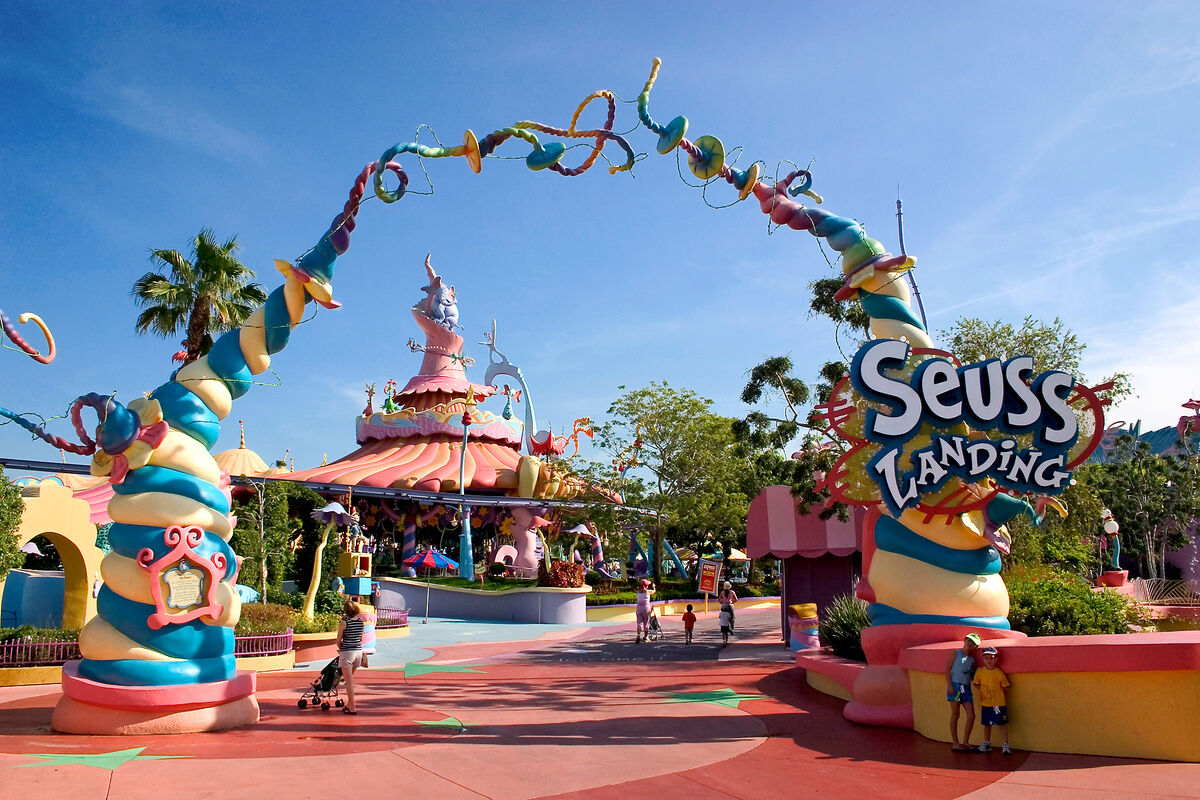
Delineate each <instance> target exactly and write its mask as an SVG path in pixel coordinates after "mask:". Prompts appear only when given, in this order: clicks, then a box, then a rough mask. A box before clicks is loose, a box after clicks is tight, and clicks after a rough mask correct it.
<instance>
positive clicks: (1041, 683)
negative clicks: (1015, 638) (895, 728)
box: [908, 670, 1200, 761]
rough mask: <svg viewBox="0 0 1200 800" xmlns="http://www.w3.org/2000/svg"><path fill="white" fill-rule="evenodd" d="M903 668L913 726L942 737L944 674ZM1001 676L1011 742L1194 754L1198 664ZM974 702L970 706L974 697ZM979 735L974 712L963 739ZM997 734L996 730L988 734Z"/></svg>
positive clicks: (1141, 754)
mask: <svg viewBox="0 0 1200 800" xmlns="http://www.w3.org/2000/svg"><path fill="white" fill-rule="evenodd" d="M908 675H909V683H910V685H911V687H912V697H913V723H914V727H915V728H916V730H917V732H918V733H920V734H922V735H923V736H926V737H928V738H930V739H935V740H937V741H942V742H949V741H950V704H949V703H947V702H946V678H945V676H944V675H941V674H936V675H935V674H931V673H927V672H916V671H911V670H910V671H909V673H908ZM1008 678H1009V680H1010V681H1011V682H1012V687H1011V688H1010V689H1007V690H1006V701H1007V703H1008V716H1009V719H1010V721H1011V722H1010V724H1009V727H1008V731H1009V740H1010V741H1011V742H1012V746H1013V747H1015V748H1017V749H1020V750H1038V751H1042V752H1049V753H1086V754H1090V755H1106V756H1125V757H1132V758H1158V759H1164V760H1170V761H1200V736H1198V735H1197V732H1196V731H1197V727H1196V726H1197V720H1200V670H1171V671H1154V670H1147V671H1129V672H1031V673H1020V674H1016V675H1012V674H1010V675H1009V676H1008ZM975 703H976V711H977V712H978V704H979V700H978V699H976V701H975ZM959 724H960V725H961V724H962V723H961V721H960V723H959ZM980 741H982V726H981V725H979V719H978V714H977V715H976V725H975V731H974V733H973V734H972V737H971V742H972V743H973V744H978V743H979V742H980ZM998 741H999V732H997V733H996V734H995V735H994V736H993V742H998Z"/></svg>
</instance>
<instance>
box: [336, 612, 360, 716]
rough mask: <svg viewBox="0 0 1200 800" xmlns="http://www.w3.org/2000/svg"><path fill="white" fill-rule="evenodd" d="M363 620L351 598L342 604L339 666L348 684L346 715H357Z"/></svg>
mask: <svg viewBox="0 0 1200 800" xmlns="http://www.w3.org/2000/svg"><path fill="white" fill-rule="evenodd" d="M362 639H363V620H362V617H361V616H359V609H358V603H356V602H354V601H353V600H351V599H350V598H349V597H347V598H346V600H345V601H344V602H343V603H342V619H341V621H340V622H339V623H338V666H339V667H341V670H342V680H343V681H345V683H346V705H345V706H343V707H342V713H344V714H357V713H358V706H357V705H356V704H355V702H354V670H356V669H358V667H359V666H360V665H361V664H362V660H363V650H362Z"/></svg>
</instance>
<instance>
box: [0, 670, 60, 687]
mask: <svg viewBox="0 0 1200 800" xmlns="http://www.w3.org/2000/svg"><path fill="white" fill-rule="evenodd" d="M52 683H62V667H0V686H38V685H49V684H52Z"/></svg>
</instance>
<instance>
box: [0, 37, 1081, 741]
mask: <svg viewBox="0 0 1200 800" xmlns="http://www.w3.org/2000/svg"><path fill="white" fill-rule="evenodd" d="M659 66H660V61H659V60H658V59H655V60H654V63H653V68H652V71H651V73H650V76H649V78H648V80H647V81H646V83H645V86H644V87H643V89H642V91H641V93H640V95H639V97H638V100H637V110H638V118H639V121H640V124H641V126H642V127H644V128H646V129H647V130H649V131H650V132H651V133H652V134H654V135H655V136H657V141H656V143H655V149H656V150H657V152H658V153H659V154H664V155H665V154H668V153H670V152H671V151H673V150H675V149H676V148H678V149H679V150H681V151H682V152H683V153H684V154H686V160H687V164H688V167H689V169H690V171H691V172H692V174H693V175H695V176H696V177H697V178H699V179H700V180H702V181H706V182H717V181H724V182H725V183H727V184H728V185H730V186H731V187H732V189H733V190H734V191H735V192H736V195H737V200H738V201H741V200H746V199H749V198H750V197H751V195H753V197H754V199H755V200H756V201H757V202H758V204H759V207H760V209H761V211H762V212H763V213H764V214H767V215H768V216H769V218H770V220H771V221H772V222H773V223H775V224H776V225H779V226H786V227H788V228H790V229H793V230H802V231H808V232H809V233H811V234H812V235H813V236H816V237H819V238H822V239H825V240H826V241H827V242H828V243H829V244H830V246H831V247H832V248H833V249H834V250H835V251H836V252H837V253H838V254H839V255H840V258H841V267H842V271H843V274H844V285H843V288H842V290H841V291H840V292H839V293H838V298H839V299H842V300H847V299H851V298H855V297H856V298H857V299H858V300H859V302H860V303H861V304H862V306H863V308H864V309H865V310H866V311H867V312H868V314H869V315H870V318H871V333H872V334H873V336H875V337H877V338H884V339H901V340H903V341H905V342H907V343H908V344H910V345H912V346H913V348H914V349H913V359H914V363H913V364H912V365H910V367H911V366H915V363H916V362H915V360H919V359H920V358H923V357H924V356H925V354H926V353H927V352H928V348H931V347H932V341H931V340H930V338H929V335H928V332H927V331H926V329H925V325H924V324H923V323H922V321H921V318H920V317H919V316H918V315H917V314H916V313H914V311H913V308H912V303H911V298H910V295H909V291H908V287H907V285H906V283H905V282H904V281H903V280H898V278H899V277H900V276H901V275H903V273H904V272H906V271H907V270H909V269H911V268H912V267H913V264H914V259H913V258H912V257H910V256H908V255H905V254H901V255H899V256H896V255H892V254H890V253H889V252H888V251H887V249H886V248H885V247H884V246H883V245H882V244H881V243H880V242H878V241H877V240H875V239H872V238H870V237H869V236H867V234H866V232H865V230H864V229H863V226H862V225H861V224H859V223H858V222H856V221H855V220H853V219H851V218H848V217H841V216H838V215H835V214H832V213H829V212H827V211H825V210H823V209H821V208H817V207H810V206H805V205H802V204H801V203H800V202H798V201H797V200H796V199H795V198H798V197H800V196H801V195H805V196H807V197H809V198H811V199H813V200H815V201H816V202H817V203H818V204H819V203H820V202H821V198H820V197H819V196H818V195H816V194H815V193H814V192H813V191H812V189H811V186H812V176H811V175H810V174H809V172H808V171H807V170H803V169H797V170H794V171H792V172H790V173H789V174H787V175H786V176H784V177H782V178H781V179H779V180H777V181H768V180H765V179H763V178H762V177H761V175H762V172H763V169H762V164H761V162H755V163H753V164H751V165H749V166H748V167H747V168H746V169H743V170H739V169H735V168H733V166H731V165H729V164H727V163H726V158H725V147H724V145H723V143H722V142H721V141H720V140H719V139H717V138H716V137H713V136H701V137H699V138H696V139H695V140H692V139H689V138H688V137H687V129H688V121H687V119H686V118H685V117H682V116H678V117H675V118H673V119H672V120H671V121H670V122H669V123H667V124H665V125H664V124H661V123H659V122H657V121H656V120H655V119H654V118H653V117H652V116H651V114H650V102H649V101H650V93H651V90H652V88H653V85H654V82H655V80H656V78H657V75H658V69H659ZM596 101H603V102H604V103H605V104H606V105H607V116H606V119H605V122H604V124H603V125H602V126H601V127H600V128H596V129H588V130H581V129H579V128H578V121H579V118H580V116H581V114H582V113H583V112H584V110H585V109H586V108H587V107H588V106H589V105H590V104H591V103H593V102H596ZM615 118H616V95H614V94H613V93H612V92H608V91H601V92H595V93H593V94H591V95H589V96H588V97H586V98H585V99H584V100H583V101H582V102H581V103H580V104H579V106H578V107H577V108H576V109H575V112H574V113H573V115H572V117H571V120H570V123H569V124H568V125H567V127H565V128H561V127H553V126H549V125H544V124H541V123H537V122H532V121H528V120H522V121H518V122H516V123H514V124H512V125H509V126H507V127H503V128H498V129H496V130H493V131H492V132H490V133H488V134H486V135H484V136H483V137H482V138H480V137H477V136H476V135H475V133H474V132H472V131H470V130H468V131H466V132H465V134H464V135H463V140H462V144H461V145H458V146H455V147H450V148H447V147H441V146H438V147H431V146H427V145H422V144H419V143H417V142H404V143H400V144H396V145H394V146H392V147H390V148H388V149H387V150H385V151H384V153H383V154H382V156H381V157H380V158H379V159H378V160H377V161H374V162H372V163H370V164H368V165H367V166H366V167H364V169H363V170H362V171H361V172H360V173H359V175H358V176H357V178H356V180H355V181H354V184H353V187H352V189H351V191H350V195H349V198H348V199H347V201H346V203H345V205H344V206H343V208H342V210H341V211H340V212H339V213H338V214H337V215H336V216H335V217H334V219H333V221H332V223H331V224H330V226H329V228H328V230H327V231H326V232H325V233H324V234H323V235H322V236H321V237H320V239H319V240H318V242H317V244H316V245H315V246H314V247H313V248H312V249H310V250H308V251H307V252H305V253H304V254H303V255H302V256H301V257H300V258H299V259H297V260H296V262H295V263H291V262H286V261H277V262H276V267H277V269H278V270H279V271H280V273H282V275H283V276H284V282H283V285H282V286H280V287H279V288H277V289H275V291H273V292H272V293H271V295H270V296H269V298H268V299H267V302H266V304H265V305H264V306H263V307H262V308H260V309H258V310H257V311H256V312H255V313H254V314H253V315H251V317H250V318H249V319H248V320H247V322H246V323H245V324H244V325H243V326H242V327H241V328H239V329H238V330H234V331H231V332H229V333H226V334H225V335H224V336H222V337H221V338H220V339H218V340H217V342H216V343H215V344H214V345H213V348H212V350H211V351H210V352H209V353H208V354H207V355H206V356H204V357H202V358H200V359H199V360H197V361H195V362H193V363H191V364H189V365H187V366H185V367H183V368H182V369H180V370H179V371H178V372H177V373H176V374H175V375H173V376H172V378H171V379H170V380H169V381H168V382H166V383H164V384H163V385H162V386H159V387H158V388H157V389H155V390H154V391H153V392H151V393H149V394H148V395H147V396H146V397H143V398H138V399H136V400H134V401H132V402H130V403H128V404H127V405H126V404H122V403H119V402H117V401H116V400H115V399H114V398H110V397H104V396H100V395H95V394H91V395H85V396H83V397H80V398H79V399H78V400H76V401H75V403H74V404H73V406H72V419H73V422H74V424H75V428H76V431H77V433H78V434H79V438H80V440H81V443H80V444H73V443H69V442H64V441H62V440H60V439H56V437H51V436H50V435H49V434H48V433H46V432H45V430H44V429H43V428H42V427H41V426H34V425H31V424H28V423H23V424H26V427H29V428H30V429H32V430H34V431H35V432H36V433H38V434H39V435H42V436H43V438H47V439H48V440H51V441H52V443H54V444H55V445H56V446H59V447H63V448H64V449H71V450H72V452H77V453H83V454H94V458H93V461H92V472H93V474H95V475H104V476H108V477H109V478H110V480H111V481H112V483H113V484H114V488H115V492H116V494H115V496H114V498H113V500H112V502H111V503H110V505H109V509H108V513H109V516H110V517H111V518H112V519H113V520H114V525H113V527H112V529H111V531H110V533H109V537H110V541H111V543H112V546H113V550H112V552H111V553H110V554H109V555H108V556H107V557H106V558H105V560H104V564H103V578H104V587H103V588H102V589H101V592H100V597H99V604H98V605H99V615H98V616H97V617H96V618H95V619H94V620H93V621H92V622H91V623H89V624H88V626H87V628H86V629H85V630H84V632H83V635H82V636H81V640H80V647H81V651H82V653H83V660H82V661H81V662H80V663H79V664H78V665H73V666H69V667H68V668H67V669H65V670H64V679H63V690H64V697H63V700H62V702H61V703H60V705H59V707H58V708H57V710H56V712H55V716H54V722H53V724H54V727H55V728H56V729H58V730H62V731H72V732H81V733H136V732H148V731H163V730H169V731H176V732H182V731H189V730H214V729H219V728H224V727H231V726H235V725H243V724H248V723H251V722H253V721H255V720H256V719H257V716H258V707H257V703H256V701H255V699H254V682H253V678H252V676H247V675H239V674H236V673H235V670H234V659H233V631H232V627H233V625H234V624H235V623H236V621H237V619H238V615H239V610H240V604H239V600H238V595H237V592H236V591H235V590H234V582H235V579H236V576H237V570H238V560H237V557H236V555H235V554H234V553H233V551H232V550H231V549H230V547H229V545H228V540H229V538H230V535H231V533H232V529H233V523H232V521H231V519H230V517H229V510H230V500H229V484H228V477H227V476H225V475H223V474H222V473H221V472H220V470H219V469H218V467H217V466H216V463H215V462H214V461H213V459H212V456H211V455H210V454H209V450H210V448H211V447H212V446H213V444H214V443H215V442H216V439H217V434H218V431H219V426H220V421H221V420H222V419H224V418H225V417H226V416H228V414H229V413H230V410H231V408H232V404H233V401H234V400H235V399H237V398H238V397H241V396H242V395H243V394H245V392H246V391H248V389H249V388H250V386H251V385H252V383H253V380H254V376H256V375H259V374H261V373H262V372H263V371H265V370H266V369H267V368H268V365H269V364H270V361H271V356H273V355H274V354H276V353H278V352H279V351H280V350H282V349H283V348H284V347H285V346H286V345H287V343H288V341H289V338H290V335H291V331H292V329H293V328H295V327H296V325H297V324H298V323H299V322H300V321H301V320H302V317H303V312H304V308H305V306H306V304H307V303H308V302H309V301H313V302H316V303H318V304H320V305H321V306H323V307H326V308H336V307H337V306H338V303H337V302H335V301H334V300H333V286H332V280H333V276H334V268H335V262H336V260H337V258H338V257H339V256H340V255H342V254H344V253H345V252H346V251H347V249H348V248H349V246H350V235H351V233H352V232H353V230H354V228H355V218H356V215H357V214H358V211H359V208H360V207H361V205H362V202H363V200H364V196H365V193H366V188H367V184H368V182H370V184H371V186H372V189H373V192H374V195H375V196H376V197H378V198H379V199H380V200H382V201H384V202H386V203H395V202H397V201H398V200H400V199H401V198H402V197H403V196H404V194H405V192H406V190H407V187H408V183H409V180H408V176H407V174H406V172H405V171H404V168H403V166H402V165H401V164H400V163H399V162H398V161H397V160H396V159H399V158H401V157H404V156H416V157H418V158H422V159H424V158H429V159H441V158H456V157H457V158H464V159H465V160H466V161H467V164H468V166H469V168H470V169H471V170H472V171H473V172H479V171H481V170H482V168H483V162H484V159H486V158H487V157H488V156H490V155H492V154H493V153H495V152H496V151H497V149H498V148H500V147H501V146H503V145H504V144H505V143H506V142H508V141H509V140H513V139H520V140H522V141H523V142H525V143H527V144H529V145H531V147H532V149H531V150H530V152H529V153H528V155H527V156H526V158H525V162H526V165H527V166H528V167H529V168H530V169H531V170H534V171H551V172H556V173H558V174H559V175H562V176H564V177H573V176H578V175H581V174H583V173H585V172H587V171H588V170H589V169H591V167H592V166H594V165H595V164H596V162H597V161H598V160H599V159H600V158H602V157H605V152H606V150H609V149H610V146H611V147H612V148H615V149H616V150H617V151H619V153H620V156H619V158H618V159H617V160H615V161H613V162H610V164H609V172H610V174H611V173H616V172H621V171H627V170H630V169H632V167H633V166H634V164H635V162H636V160H637V158H638V156H637V154H636V152H635V150H634V148H633V147H632V146H631V145H630V144H629V142H628V141H627V139H626V138H625V137H624V136H622V135H620V134H618V133H615V132H614V130H613V125H614V121H615ZM568 143H571V144H574V145H578V146H580V147H583V148H585V149H586V150H587V155H586V156H585V158H584V159H583V160H582V161H580V162H579V163H577V164H576V165H574V166H565V165H564V163H563V162H564V161H565V160H566V156H567V155H568V153H569V152H570V149H572V148H568V146H567V145H568ZM606 161H607V158H606ZM389 172H390V173H392V175H393V176H394V178H392V179H391V182H392V183H394V186H393V188H388V186H387V184H388V182H389V181H388V178H387V173H389ZM793 184H795V185H793ZM6 330H7V327H6ZM10 336H11V334H10ZM27 352H28V350H27ZM31 355H32V353H31ZM841 396H842V395H839V397H841ZM845 399H846V402H852V399H851V398H849V397H848V396H847V397H845ZM85 407H87V408H91V409H93V410H95V411H96V413H97V416H98V417H99V422H100V424H99V427H98V428H97V433H96V436H95V439H94V440H93V439H92V438H91V437H90V436H89V435H88V433H87V431H86V429H85V427H84V425H83V422H82V420H81V416H80V415H81V412H82V410H83V408H85ZM827 413H828V414H829V415H830V420H831V422H833V423H835V425H834V426H835V427H838V426H839V425H841V427H842V428H843V429H845V427H846V426H845V425H844V424H842V423H844V421H845V415H843V414H842V411H841V409H840V407H835V406H833V405H831V406H830V407H829V408H828V409H827ZM5 416H8V417H10V418H13V417H15V416H17V415H14V414H12V413H11V412H6V413H5ZM1099 427H1102V426H1099ZM840 466H841V467H842V469H841V471H839V472H837V473H836V474H837V475H838V476H839V479H840V480H849V478H848V477H847V475H848V473H849V472H850V471H853V470H859V471H861V470H862V469H864V467H863V465H862V464H860V463H853V464H851V463H847V464H842V465H840ZM964 493H965V494H966V495H969V496H970V497H971V498H978V497H980V496H981V495H986V497H985V501H984V502H975V503H974V504H973V505H972V506H971V507H970V508H963V507H961V504H958V505H956V504H955V503H954V502H949V503H946V502H942V503H941V505H940V506H939V505H938V503H939V502H941V501H945V500H946V499H947V498H949V497H954V496H956V495H958V494H964ZM868 494H869V493H868ZM932 494H933V495H934V502H933V504H932V505H933V506H934V510H933V511H932V512H930V511H929V506H928V505H927V506H926V507H925V508H923V509H919V510H907V511H904V512H903V513H891V512H884V513H883V514H882V515H880V514H878V513H876V514H874V515H873V516H872V520H873V522H872V523H871V534H873V535H869V536H868V537H867V538H868V540H869V541H873V542H874V544H873V546H872V547H871V548H870V551H869V552H868V553H867V562H868V565H869V566H868V576H867V577H868V580H867V582H866V583H865V584H864V591H865V593H866V594H867V596H868V599H869V600H871V601H872V616H873V618H874V619H875V622H876V627H875V628H874V629H873V630H875V631H882V632H883V633H882V634H880V636H881V637H882V639H881V641H882V642H883V643H882V644H881V645H879V646H878V647H874V648H872V647H870V646H868V654H869V655H870V656H871V658H872V667H873V669H875V670H876V672H871V673H869V674H868V680H867V682H866V683H865V684H864V690H863V691H862V692H858V691H857V690H856V703H855V704H854V705H855V707H857V708H860V709H866V710H865V711H863V712H862V713H861V714H859V717H860V718H861V719H863V720H864V721H873V722H884V723H891V724H903V722H904V710H903V709H904V704H905V696H904V694H905V691H906V690H905V689H904V688H903V687H901V686H900V684H899V683H898V682H897V681H898V677H903V673H902V672H901V671H900V670H899V669H898V668H897V667H896V666H895V654H896V653H897V652H898V649H899V647H901V646H903V645H906V644H911V643H914V642H916V641H919V640H922V639H927V638H932V639H933V640H939V641H940V640H944V639H947V638H952V637H954V636H956V635H958V634H957V630H958V629H959V628H960V627H962V626H963V625H967V624H971V625H985V626H988V627H990V628H993V629H994V630H996V631H1003V630H1004V629H1006V628H1007V622H1006V621H1005V617H1006V615H1007V611H1008V597H1007V593H1006V590H1005V588H1004V584H1003V582H1002V581H1001V580H1000V578H999V575H998V574H997V573H998V569H999V553H998V552H997V551H996V549H995V548H996V544H997V542H998V541H1002V540H1003V535H1002V533H1000V534H998V533H997V532H998V531H1000V530H1001V526H1002V525H1003V524H1004V522H1007V521H1008V520H1009V519H1011V518H1012V517H1013V516H1014V515H1016V514H1018V513H1028V514H1030V515H1031V516H1036V515H1035V514H1034V510H1033V508H1032V507H1030V506H1029V505H1028V504H1026V503H1025V502H1023V501H1020V500H1017V499H1016V498H1013V497H1012V496H1010V495H1008V494H998V493H997V492H996V491H994V487H993V486H991V485H990V484H989V485H987V486H973V485H971V484H968V483H966V482H965V481H963V480H961V479H957V478H956V479H954V480H953V481H951V482H950V483H948V484H946V485H945V486H943V487H942V488H940V489H939V491H938V492H936V493H932ZM862 503H863V504H864V505H872V506H875V505H877V495H874V496H867V497H863V498H862ZM968 585H969V586H970V587H973V590H972V591H970V592H968V591H966V590H965V589H964V587H966V586H968ZM980 587H982V588H980ZM898 709H899V710H898ZM908 716H909V724H911V709H909V711H908Z"/></svg>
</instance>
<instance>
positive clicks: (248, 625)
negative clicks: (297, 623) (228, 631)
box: [233, 603, 296, 636]
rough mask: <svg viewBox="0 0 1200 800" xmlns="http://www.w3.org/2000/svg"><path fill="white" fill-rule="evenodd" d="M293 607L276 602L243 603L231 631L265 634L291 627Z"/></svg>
mask: <svg viewBox="0 0 1200 800" xmlns="http://www.w3.org/2000/svg"><path fill="white" fill-rule="evenodd" d="M295 619H296V612H295V610H294V609H292V608H290V607H288V606H284V605H279V604H277V603H244V604H242V615H241V617H240V618H239V619H238V623H237V625H236V626H235V627H234V629H233V632H234V635H236V636H265V635H267V634H271V633H283V632H284V631H286V630H287V629H288V628H293V630H294V627H293V622H294V620H295Z"/></svg>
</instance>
